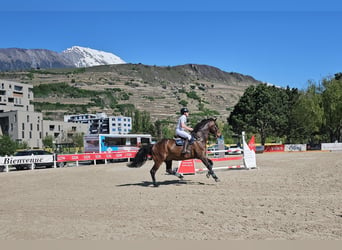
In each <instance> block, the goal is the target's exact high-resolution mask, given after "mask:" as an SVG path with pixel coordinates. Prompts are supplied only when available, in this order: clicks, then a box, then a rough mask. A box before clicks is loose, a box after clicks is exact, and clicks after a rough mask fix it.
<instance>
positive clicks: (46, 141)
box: [43, 135, 53, 148]
mask: <svg viewBox="0 0 342 250" xmlns="http://www.w3.org/2000/svg"><path fill="white" fill-rule="evenodd" d="M43 145H44V147H46V148H53V136H52V135H47V136H45V137H44V138H43Z"/></svg>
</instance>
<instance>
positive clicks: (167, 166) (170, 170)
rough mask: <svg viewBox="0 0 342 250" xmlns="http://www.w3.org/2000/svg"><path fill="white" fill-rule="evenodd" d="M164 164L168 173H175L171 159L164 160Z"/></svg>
mask: <svg viewBox="0 0 342 250" xmlns="http://www.w3.org/2000/svg"><path fill="white" fill-rule="evenodd" d="M165 164H166V172H167V173H169V174H175V173H174V172H173V171H172V161H165Z"/></svg>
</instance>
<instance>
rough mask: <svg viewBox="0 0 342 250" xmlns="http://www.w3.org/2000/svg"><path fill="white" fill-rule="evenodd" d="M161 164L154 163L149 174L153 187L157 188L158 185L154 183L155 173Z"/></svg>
mask: <svg viewBox="0 0 342 250" xmlns="http://www.w3.org/2000/svg"><path fill="white" fill-rule="evenodd" d="M161 164H162V162H159V161H154V165H153V167H152V168H151V170H150V174H151V177H152V181H153V186H155V187H158V184H157V182H156V172H157V170H158V169H159V167H160V165H161Z"/></svg>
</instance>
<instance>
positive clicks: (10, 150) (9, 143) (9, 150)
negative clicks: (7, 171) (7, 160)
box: [0, 135, 17, 156]
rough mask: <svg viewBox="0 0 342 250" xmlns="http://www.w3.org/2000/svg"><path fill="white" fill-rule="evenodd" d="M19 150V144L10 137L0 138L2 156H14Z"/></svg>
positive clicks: (0, 153)
mask: <svg viewBox="0 0 342 250" xmlns="http://www.w3.org/2000/svg"><path fill="white" fill-rule="evenodd" d="M16 150H17V144H16V142H15V141H13V140H12V139H11V137H9V136H8V135H3V136H0V155H1V156H5V155H13V154H14V152H15V151H16Z"/></svg>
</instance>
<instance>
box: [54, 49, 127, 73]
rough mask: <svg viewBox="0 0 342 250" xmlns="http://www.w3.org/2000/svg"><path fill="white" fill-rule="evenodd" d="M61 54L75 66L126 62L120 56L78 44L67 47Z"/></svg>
mask: <svg viewBox="0 0 342 250" xmlns="http://www.w3.org/2000/svg"><path fill="white" fill-rule="evenodd" d="M61 54H62V56H63V57H64V58H66V59H68V60H69V61H71V62H72V63H73V64H74V65H75V67H77V68H80V67H92V66H98V65H108V64H124V63H126V62H125V61H124V60H122V59H121V58H120V57H118V56H116V55H114V54H112V53H109V52H104V51H100V50H96V49H91V48H84V47H80V46H73V47H71V48H68V49H66V50H64V51H63V52H62V53H61Z"/></svg>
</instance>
